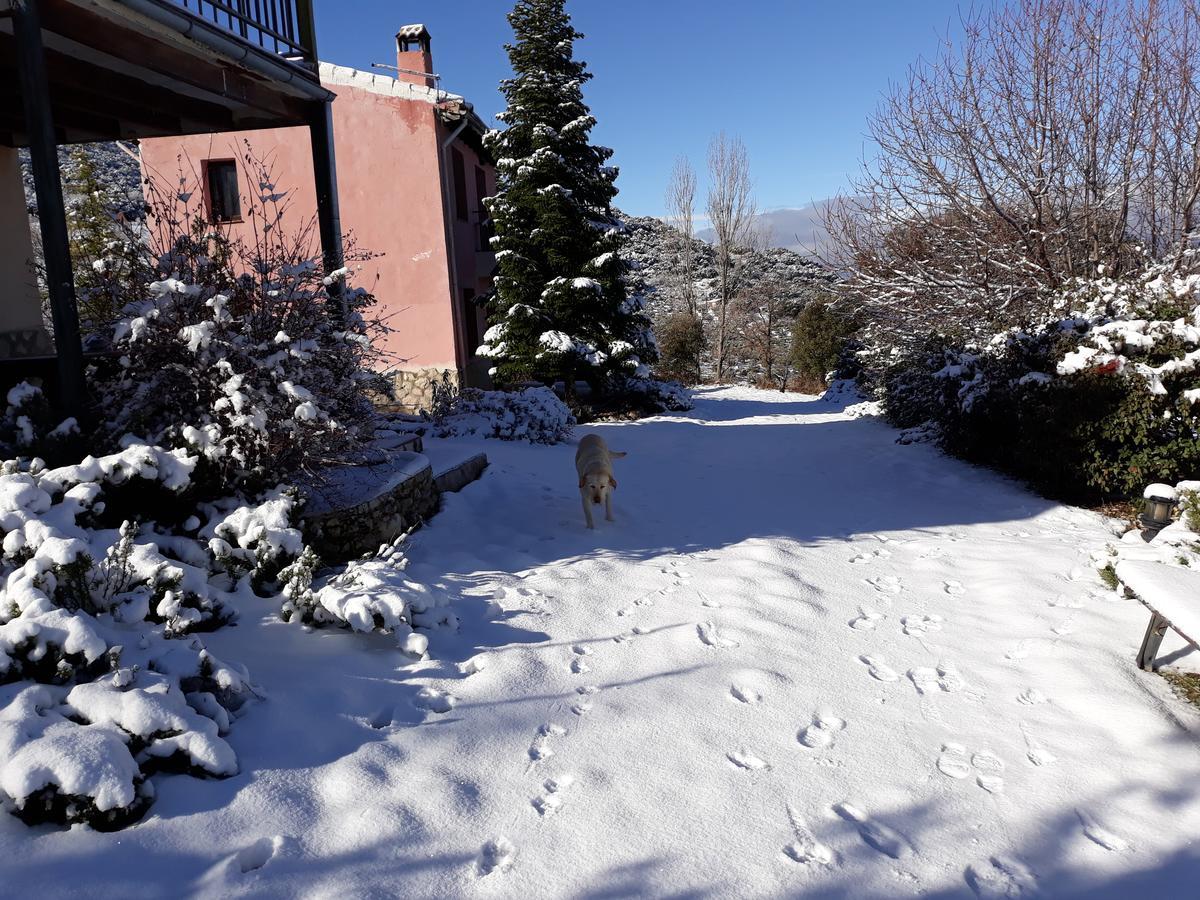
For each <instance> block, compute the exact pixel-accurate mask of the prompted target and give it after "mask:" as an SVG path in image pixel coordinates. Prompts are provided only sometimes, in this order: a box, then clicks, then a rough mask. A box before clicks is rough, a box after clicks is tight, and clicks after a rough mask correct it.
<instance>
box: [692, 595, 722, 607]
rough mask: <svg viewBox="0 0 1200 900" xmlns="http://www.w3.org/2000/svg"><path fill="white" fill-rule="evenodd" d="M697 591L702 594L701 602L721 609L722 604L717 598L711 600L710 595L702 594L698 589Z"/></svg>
mask: <svg viewBox="0 0 1200 900" xmlns="http://www.w3.org/2000/svg"><path fill="white" fill-rule="evenodd" d="M696 593H697V594H699V595H700V602H701V603H702V604H703V605H704V606H707V607H708V608H709V609H720V608H721V604H720V603H718V602H717V601H716V600H710V599H709V598H708V597H706V596H704V594H702V593H701V592H700V591H696Z"/></svg>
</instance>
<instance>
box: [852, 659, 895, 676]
mask: <svg viewBox="0 0 1200 900" xmlns="http://www.w3.org/2000/svg"><path fill="white" fill-rule="evenodd" d="M858 661H859V662H861V663H862V664H863V665H864V666H866V667H867V674H869V675H870V676H871V677H872V678H874V679H875V680H876V681H896V680H898V679H899V678H900V676H899V675H897V674H896V670H895V669H893V668H891V667H890V666H888V664H887V661H886V660H884V658H883V657H882V656H860V657H859V658H858Z"/></svg>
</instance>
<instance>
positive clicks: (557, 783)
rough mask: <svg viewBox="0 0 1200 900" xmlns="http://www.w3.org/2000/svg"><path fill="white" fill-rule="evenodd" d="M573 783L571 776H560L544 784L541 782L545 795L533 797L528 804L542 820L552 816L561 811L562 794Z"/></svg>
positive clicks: (548, 779)
mask: <svg viewBox="0 0 1200 900" xmlns="http://www.w3.org/2000/svg"><path fill="white" fill-rule="evenodd" d="M574 783H575V779H574V777H573V776H571V775H560V776H559V777H557V778H547V779H546V780H545V781H544V782H542V787H543V788H544V789H545V793H544V794H541V795H540V796H537V797H534V798H533V800H531V801H530V803H531V804H532V805H533V808H534V809H536V810H537V811H538V815H539V816H542V817H543V818H544V817H546V816H552V815H554V814H555V813H556V812H558V811H559V810H560V809H562V805H563V793H564V792H565V791H566V790H567V788H569V787H570V786H571V785H572V784H574Z"/></svg>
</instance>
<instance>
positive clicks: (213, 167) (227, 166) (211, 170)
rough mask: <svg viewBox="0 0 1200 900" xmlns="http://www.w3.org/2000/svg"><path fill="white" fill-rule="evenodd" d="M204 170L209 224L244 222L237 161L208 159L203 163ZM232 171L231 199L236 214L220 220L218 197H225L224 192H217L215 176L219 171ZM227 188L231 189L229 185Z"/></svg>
mask: <svg viewBox="0 0 1200 900" xmlns="http://www.w3.org/2000/svg"><path fill="white" fill-rule="evenodd" d="M202 170H203V174H204V212H205V216H206V218H207V219H208V221H209V222H211V223H212V224H213V225H237V224H239V223H241V222H242V221H244V219H243V218H242V195H241V191H240V190H239V189H238V185H239V181H240V179H239V176H238V168H237V160H236V159H206V160H204V162H203V165H202ZM222 170H224V171H232V173H233V181H232V186H233V194H232V195H231V197H230V199H232V201H233V206H234V209H235V210H236V212H235V213H234V215H232V216H228V217H223V218H218V217H217V212H218V210H217V196H218V194H220V196H222V197H225V196H226V193H225V192H224V191H220V192H218V191H217V190H215V189H214V188H215V185H214V181H213V178H214V175H215V174H216V172H218V171H222ZM226 187H229V185H228V184H227V185H226Z"/></svg>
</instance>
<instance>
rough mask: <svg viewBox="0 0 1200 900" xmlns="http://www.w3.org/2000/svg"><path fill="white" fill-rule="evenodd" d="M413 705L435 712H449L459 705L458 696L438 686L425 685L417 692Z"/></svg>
mask: <svg viewBox="0 0 1200 900" xmlns="http://www.w3.org/2000/svg"><path fill="white" fill-rule="evenodd" d="M413 705H414V706H416V707H417V708H418V709H427V710H429V711H430V712H434V713H448V712H450V710H452V709H454V707H455V706H457V705H458V698H457V697H455V696H454V695H453V694H448V693H446V692H445V691H439V690H438V689H437V688H432V687H424V688H421V690H419V691H418V692H417V697H416V699H415V700H413Z"/></svg>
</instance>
